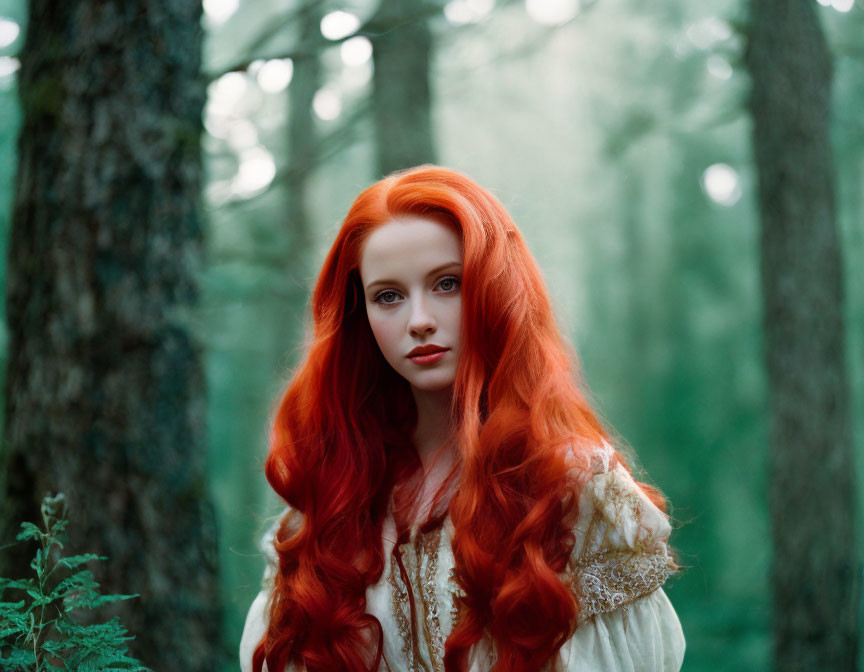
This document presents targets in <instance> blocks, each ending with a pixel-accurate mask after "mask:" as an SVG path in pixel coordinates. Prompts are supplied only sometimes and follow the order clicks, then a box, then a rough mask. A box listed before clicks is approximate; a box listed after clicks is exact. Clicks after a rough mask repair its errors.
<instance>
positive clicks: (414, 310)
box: [408, 298, 437, 336]
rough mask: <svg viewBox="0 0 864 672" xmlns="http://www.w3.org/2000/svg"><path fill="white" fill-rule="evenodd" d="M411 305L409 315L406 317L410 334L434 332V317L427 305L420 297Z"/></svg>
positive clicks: (435, 327) (435, 325)
mask: <svg viewBox="0 0 864 672" xmlns="http://www.w3.org/2000/svg"><path fill="white" fill-rule="evenodd" d="M413 304H414V305H412V306H411V315H410V317H409V319H408V331H409V332H410V333H411V335H412V336H421V335H423V334H434V333H435V329H437V324H436V322H435V317H434V315H432V312H431V311H430V310H429V305H428V304H427V302H426V301H424V300H423V299H422V298H421V299H417V300H416V301H414V302H413Z"/></svg>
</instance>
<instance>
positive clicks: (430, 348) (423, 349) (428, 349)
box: [408, 344, 450, 358]
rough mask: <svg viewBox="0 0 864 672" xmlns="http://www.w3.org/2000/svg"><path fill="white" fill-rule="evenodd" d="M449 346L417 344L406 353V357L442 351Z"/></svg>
mask: <svg viewBox="0 0 864 672" xmlns="http://www.w3.org/2000/svg"><path fill="white" fill-rule="evenodd" d="M449 349H450V348H445V347H444V346H441V345H432V344H430V345H419V346H417V347H416V348H414V349H413V350H412V351H411V352H409V353H408V357H409V358H410V357H416V356H418V355H431V354H432V353H434V352H444V351H446V350H449Z"/></svg>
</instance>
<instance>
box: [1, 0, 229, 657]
mask: <svg viewBox="0 0 864 672" xmlns="http://www.w3.org/2000/svg"><path fill="white" fill-rule="evenodd" d="M200 15H201V3H200V0H176V1H175V2H171V3H165V2H155V1H153V0H99V1H98V2H97V1H95V0H82V1H80V2H72V3H64V2H60V3H57V2H53V0H31V2H30V4H29V17H30V18H29V30H28V32H27V36H26V42H25V45H24V47H23V50H22V53H21V70H20V78H19V86H20V97H21V106H22V114H23V123H22V129H21V135H20V139H19V168H18V175H17V189H16V197H15V203H14V212H13V222H12V231H11V239H10V243H9V246H10V247H9V249H10V253H9V266H8V285H7V297H6V299H7V310H8V324H9V335H10V342H9V364H8V370H7V377H6V383H5V385H6V386H5V401H6V406H5V409H4V412H5V415H4V420H5V428H6V442H5V446H4V451H3V456H4V462H5V464H4V467H5V468H4V469H3V474H4V476H5V482H4V483H3V488H2V490H0V494H2V496H3V497H4V498H5V502H4V506H2V507H0V510H2V511H4V512H5V519H4V521H3V522H4V530H3V535H4V539H8V538H9V536H10V535H12V536H14V533H15V531H16V529H17V526H18V524H19V523H20V522H21V521H22V520H32V521H36V520H38V505H39V502H40V500H41V499H42V496H43V495H44V494H45V492H47V491H51V492H56V491H63V492H64V493H65V494H66V496H67V498H68V501H69V507H70V511H69V515H70V519H71V523H70V529H69V532H70V538H71V547H72V549H70V552H72V551H75V552H85V551H87V552H96V553H99V554H104V555H107V556H108V558H109V559H108V560H107V562H105V563H98V564H99V566H94V567H93V569H94V572H95V573H96V574H97V576H96V578H97V580H99V581H100V582H101V583H102V586H103V590H104V592H114V593H139V594H140V595H141V597H140V598H137V599H134V600H129V601H124V602H120V603H118V604H115V605H111V607H110V608H108V607H106V608H104V611H102V613H101V614H100V616H101V617H105V616H106V615H113V614H116V615H118V616H119V617H120V618H121V620H122V622H123V623H124V625H126V626H127V627H128V628H129V630H130V633H131V634H133V635H134V636H135V637H136V639H135V640H134V641H132V642H130V648H131V652H132V654H133V655H135V656H137V657H138V658H139V659H140V660H142V662H144V663H145V664H146V665H148V666H149V667H152V668H153V669H155V670H159V671H160V672H168V671H170V670H177V671H180V670H183V671H184V672H189V671H191V670H202V671H203V670H213V669H217V668H218V667H219V666H220V665H221V664H222V663H223V661H224V653H223V652H221V651H220V626H219V623H220V618H221V611H220V605H219V598H218V596H219V584H218V575H217V561H216V557H217V554H216V530H215V523H214V516H213V511H212V507H211V504H210V502H209V500H208V494H207V484H206V482H205V459H206V443H205V438H206V426H205V412H204V411H205V380H204V375H203V368H202V353H201V348H200V346H199V344H198V342H197V341H196V339H195V338H194V336H193V335H192V334H191V333H190V328H191V327H190V325H191V324H192V322H190V318H191V317H192V316H193V310H194V308H195V306H196V304H197V301H198V288H197V285H196V274H197V272H198V271H199V266H200V263H201V254H202V242H203V230H202V220H201V216H200V214H199V207H198V199H199V190H200V181H201V161H200V149H199V142H200V133H201V108H202V105H203V102H204V95H205V93H204V82H203V79H202V78H201V77H200V75H199V73H200V52H201V41H202V30H201V26H200ZM30 551H31V549H30V548H29V547H28V548H23V547H21V545H19V546H16V547H14V548H13V549H11V552H10V553H8V554H7V556H6V558H5V560H4V567H3V568H2V569H3V572H4V573H8V574H13V575H26V574H29V573H30V570H29V569H28V566H27V563H28V560H29V556H30Z"/></svg>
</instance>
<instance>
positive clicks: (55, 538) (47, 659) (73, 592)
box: [0, 493, 150, 672]
mask: <svg viewBox="0 0 864 672" xmlns="http://www.w3.org/2000/svg"><path fill="white" fill-rule="evenodd" d="M65 504H66V502H65V498H64V496H63V494H62V493H61V494H59V495H57V496H56V497H45V499H44V500H43V501H42V507H41V509H42V522H43V525H44V529H40V528H39V527H37V526H36V525H34V524H33V523H28V522H25V523H21V527H22V531H21V532H20V533H19V534H18V536H17V539H19V540H21V541H25V540H27V539H32V540H34V541H37V542H38V543H39V548H37V549H36V556H35V557H34V558H33V560H32V561H31V562H30V567H32V568H33V570H34V572H35V574H36V578H28V579H5V578H2V577H0V670H2V671H3V672H6V671H9V672H11V671H12V670H14V671H15V672H72V671H73V670H74V672H108V671H109V670H124V671H125V672H129V671H136V672H150V671H149V670H148V669H147V668H146V667H144V666H142V665H141V663H140V662H138V661H137V660H135V659H134V658H130V657H129V656H127V655H126V651H127V649H126V645H125V642H127V641H129V640H131V639H134V637H131V636H126V629H125V628H124V627H123V626H122V625H121V624H120V621H119V619H118V618H117V617H116V616H115V617H114V618H112V619H111V620H109V621H108V622H106V623H96V624H93V625H81V624H80V623H78V622H77V621H76V620H74V619H73V617H72V612H74V611H76V610H80V609H95V608H96V607H99V606H101V605H103V604H108V603H109V602H117V601H118V600H128V599H129V598H132V597H138V596H137V595H100V594H99V591H98V588H99V584H98V583H97V582H96V581H95V579H94V577H93V573H92V572H91V571H89V570H87V569H80V570H79V568H80V567H81V566H82V565H84V564H85V563H87V562H89V561H91V560H106V559H107V558H106V556H99V555H94V554H92V553H86V554H84V555H72V556H69V557H62V555H61V553H60V549H62V548H63V541H64V540H67V535H66V533H65V530H66V525H67V522H68V521H67V520H66V515H65V514H66V510H65V508H66V507H65ZM61 570H63V571H61ZM70 571H71V572H72V573H71V574H70ZM61 574H69V575H68V576H65V577H61ZM6 591H11V592H15V593H18V594H19V595H16V597H21V598H23V599H19V600H17V601H14V598H11V599H12V601H9V600H10V598H9V597H7V596H6V595H5V593H6Z"/></svg>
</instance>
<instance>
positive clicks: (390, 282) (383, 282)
mask: <svg viewBox="0 0 864 672" xmlns="http://www.w3.org/2000/svg"><path fill="white" fill-rule="evenodd" d="M461 265H462V262H461V261H448V262H447V263H446V264H441V265H440V266H436V267H435V268H433V269H432V270H431V271H429V272H428V273H427V274H426V277H427V278H428V277H429V276H430V275H435V274H436V273H440V272H441V271H443V270H444V269H447V268H450V267H451V266H461ZM398 284H399V281H398V280H390V279H388V278H381V279H380V280H374V281H373V282H370V283H369V284H368V285H366V290H367V291H368V290H369V289H370V288H372V287H375V286H376V285H398Z"/></svg>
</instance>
